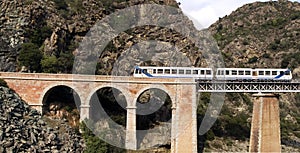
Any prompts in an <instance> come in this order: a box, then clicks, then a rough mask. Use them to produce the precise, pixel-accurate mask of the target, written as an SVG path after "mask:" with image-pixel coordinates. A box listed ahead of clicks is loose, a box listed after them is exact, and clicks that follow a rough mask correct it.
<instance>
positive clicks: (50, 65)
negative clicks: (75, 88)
mask: <svg viewBox="0 0 300 153" xmlns="http://www.w3.org/2000/svg"><path fill="white" fill-rule="evenodd" d="M41 65H42V70H43V72H45V73H57V72H58V61H57V58H56V57H55V56H44V58H43V59H42V60H41Z"/></svg>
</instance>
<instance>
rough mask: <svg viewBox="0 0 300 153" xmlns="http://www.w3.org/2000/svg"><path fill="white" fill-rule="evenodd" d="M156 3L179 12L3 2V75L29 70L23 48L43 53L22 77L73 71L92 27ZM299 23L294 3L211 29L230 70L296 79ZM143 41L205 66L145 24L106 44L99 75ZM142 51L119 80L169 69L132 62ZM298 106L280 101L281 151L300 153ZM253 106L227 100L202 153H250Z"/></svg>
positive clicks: (181, 42) (249, 9)
mask: <svg viewBox="0 0 300 153" xmlns="http://www.w3.org/2000/svg"><path fill="white" fill-rule="evenodd" d="M154 3H155V4H162V5H171V6H175V7H178V6H177V3H176V2H175V1H173V0H130V1H124V0H117V1H111V0H77V1H71V0H39V1H33V0H24V1H21V0H13V1H10V0H2V1H0V10H1V11H0V27H1V28H0V29H1V30H0V35H1V38H0V71H20V70H21V68H22V66H27V67H28V65H26V62H24V61H23V60H21V59H26V58H23V57H22V56H21V57H20V55H24V54H22V53H24V52H25V51H27V50H28V49H27V48H26V46H35V47H32V48H30V49H29V51H30V50H31V49H32V50H33V49H36V48H38V49H37V52H36V53H40V54H41V56H40V57H39V58H37V60H36V61H35V63H33V64H37V67H36V69H31V68H25V69H22V71H28V69H29V71H39V72H53V73H59V72H62V73H71V72H72V68H73V65H72V64H73V58H74V55H76V54H78V50H77V48H78V46H79V44H80V43H81V40H82V39H83V37H85V35H86V34H87V32H88V31H89V30H90V28H91V27H93V26H94V25H95V23H97V21H99V20H101V19H103V18H105V17H106V16H108V15H110V14H111V13H112V12H114V11H116V10H120V9H123V8H126V7H128V6H134V5H137V4H154ZM154 18H155V16H154ZM174 20H175V21H177V20H178V19H174ZM180 20H181V21H180V23H185V24H186V25H187V26H191V21H188V20H187V18H181V19H180ZM299 24H300V4H299V3H298V2H289V1H280V2H277V1H269V2H256V3H251V4H247V5H244V6H242V7H240V8H238V9H237V10H236V11H234V12H232V14H230V15H228V16H226V17H223V18H220V19H219V20H218V21H217V22H216V23H214V24H213V25H211V26H210V27H209V28H208V30H209V31H210V32H211V34H212V35H213V37H214V38H215V40H216V42H217V43H218V46H219V49H220V50H221V52H222V55H223V59H224V60H225V65H226V66H227V67H253V68H254V67H276V68H279V67H285V68H286V67H290V68H292V69H293V75H294V77H295V78H298V76H299V73H300V67H299V64H300V63H299V61H300V52H299V48H300V43H299V42H300V41H299V39H300V37H299V33H300V29H299V27H300V25H299ZM147 40H155V41H161V42H167V43H169V44H172V45H174V46H177V47H179V48H180V49H181V50H180V52H181V53H182V54H184V55H186V56H187V57H188V59H189V60H190V61H191V64H192V65H194V66H207V63H205V62H203V55H202V54H201V53H199V52H197V50H198V49H199V48H197V47H195V44H194V42H193V41H191V40H189V39H188V38H186V37H184V36H182V35H181V34H180V33H178V32H176V31H172V30H170V29H167V28H162V27H155V26H143V27H136V28H132V29H129V30H127V31H124V32H122V33H120V34H119V35H118V36H116V37H115V38H114V39H113V40H112V41H110V42H109V44H108V46H107V47H106V48H105V49H104V51H103V53H102V54H101V55H100V57H99V59H97V60H98V65H97V70H96V73H97V74H111V73H112V70H113V65H114V63H115V61H116V60H117V59H118V58H119V57H121V56H122V55H124V53H125V51H126V50H127V49H129V48H132V47H133V46H134V45H135V44H137V43H139V42H141V41H147ZM204 40H205V39H204ZM24 44H30V45H24ZM150 46H151V44H150ZM144 47H145V48H133V51H132V53H135V54H131V55H130V56H129V57H130V58H129V59H126V60H123V61H121V63H120V65H119V66H120V67H122V69H125V70H128V71H126V73H125V74H120V75H128V74H130V70H131V69H132V67H131V66H132V65H134V64H143V65H157V66H169V65H170V63H168V62H169V61H168V60H164V61H163V62H157V61H155V60H152V61H151V60H149V61H146V62H143V61H142V60H141V59H137V58H135V57H136V56H137V55H141V56H142V55H143V52H142V51H143V49H147V47H149V45H148V46H147V45H146V46H144ZM156 48H158V49H157V50H158V51H161V52H158V54H156V55H155V56H154V57H155V58H163V57H165V56H168V55H166V54H164V53H163V52H162V51H165V50H170V49H174V48H165V46H164V47H161V46H156ZM26 49H27V50H26ZM136 51H139V52H136ZM25 57H26V56H25ZM175 57H176V56H175ZM27 59H28V58H27ZM179 60H180V59H179ZM128 63H130V64H128ZM24 64H25V65H24ZM180 64H181V65H187V64H188V63H186V62H184V63H180ZM26 69H27V70H26ZM208 98H209V95H207V94H203V95H202V97H201V99H200V100H201V102H202V103H201V104H200V105H199V109H198V113H199V117H198V118H199V121H200V119H201V115H202V114H203V110H205V109H206V104H207V100H208ZM299 100H300V94H281V95H280V105H281V106H280V107H281V122H282V123H281V130H282V143H283V144H285V146H283V147H284V148H285V150H283V151H299V149H298V150H297V148H299V145H298V144H299V142H300V139H299V138H300V135H299V128H300V127H299V125H298V123H299V122H300V119H299V115H300V112H299V110H298V109H297V108H298V107H299V106H300V104H299ZM251 108H252V105H251V97H250V95H248V94H227V95H226V102H225V105H224V106H223V109H222V114H221V116H220V117H219V120H218V121H217V123H216V125H215V126H214V128H213V129H212V130H211V131H210V132H209V133H208V134H207V135H206V136H205V138H202V137H201V138H199V141H201V145H202V146H204V145H205V144H206V148H209V149H211V151H247V138H248V137H249V129H250V118H251V111H252V110H251ZM206 140H211V141H206ZM205 141H206V143H204V142H205ZM207 142H209V143H207ZM201 145H199V146H201ZM289 147H291V148H289ZM295 148H296V149H295ZM0 149H1V148H0ZM289 149H290V150H289ZM199 150H201V149H199Z"/></svg>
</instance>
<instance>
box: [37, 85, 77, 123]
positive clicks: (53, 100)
mask: <svg viewBox="0 0 300 153" xmlns="http://www.w3.org/2000/svg"><path fill="white" fill-rule="evenodd" d="M42 99H43V100H42V104H43V107H42V114H43V115H46V116H48V117H51V118H58V119H62V118H65V119H67V120H68V122H69V124H70V125H71V126H73V127H79V120H80V110H79V109H78V108H77V106H80V103H81V100H80V97H79V95H78V93H77V92H76V91H75V90H74V89H73V88H71V87H69V86H67V85H55V86H52V87H49V88H48V89H45V92H44V95H43V97H42Z"/></svg>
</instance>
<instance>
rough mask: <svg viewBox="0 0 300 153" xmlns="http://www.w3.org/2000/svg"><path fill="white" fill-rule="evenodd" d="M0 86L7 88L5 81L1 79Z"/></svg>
mask: <svg viewBox="0 0 300 153" xmlns="http://www.w3.org/2000/svg"><path fill="white" fill-rule="evenodd" d="M0 86H1V87H7V88H8V85H7V83H6V81H5V80H3V79H1V78H0Z"/></svg>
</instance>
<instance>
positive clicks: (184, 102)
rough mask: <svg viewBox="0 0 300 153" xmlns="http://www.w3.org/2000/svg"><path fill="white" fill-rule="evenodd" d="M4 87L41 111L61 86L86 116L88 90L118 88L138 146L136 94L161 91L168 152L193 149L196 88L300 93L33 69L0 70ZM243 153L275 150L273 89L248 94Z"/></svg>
mask: <svg viewBox="0 0 300 153" xmlns="http://www.w3.org/2000/svg"><path fill="white" fill-rule="evenodd" d="M0 78H2V79H4V80H5V81H6V82H7V84H8V85H9V87H10V88H12V89H13V90H15V91H16V92H17V93H18V94H19V95H20V97H21V98H22V99H23V100H25V101H26V102H27V103H28V104H29V105H31V106H32V107H33V108H36V109H37V110H39V111H42V107H43V105H44V101H45V99H46V97H47V93H48V92H49V91H50V90H51V89H52V88H54V87H58V86H67V87H69V88H71V89H73V90H74V91H75V92H76V93H77V94H78V97H79V100H80V104H79V111H80V119H81V120H83V119H85V118H90V117H91V116H90V110H91V104H90V102H91V99H92V95H93V94H94V93H95V92H96V91H98V90H99V89H102V88H106V87H110V88H115V89H118V90H119V91H120V92H121V93H122V94H123V95H124V97H125V99H126V108H125V109H126V110H127V115H126V128H125V131H126V132H125V134H126V136H125V137H126V138H125V139H126V140H125V144H124V145H125V147H126V148H127V149H133V150H135V149H138V147H137V130H136V125H137V123H136V118H137V117H136V113H137V99H138V97H139V96H140V95H141V94H142V93H143V92H144V91H146V90H148V89H153V88H155V89H160V90H163V91H164V92H166V93H167V94H168V95H169V97H170V99H171V101H172V107H171V110H172V119H171V138H170V139H171V140H170V141H171V152H172V153H182V152H190V153H192V152H194V153H196V152H197V114H196V111H197V106H196V93H197V92H249V93H260V92H266V93H273V92H300V83H286V82H285V83H278V82H276V83H270V82H266V83H263V82H245V83H240V82H232V83H218V82H217V83H210V82H199V81H198V82H195V80H193V79H187V78H163V79H160V78H151V79H148V78H134V77H120V76H95V75H74V74H38V73H9V72H0ZM253 97H254V101H253V103H254V105H253V116H252V124H251V136H250V146H249V152H280V151H281V146H280V122H279V101H278V99H277V97H276V96H274V95H273V94H254V95H253Z"/></svg>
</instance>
